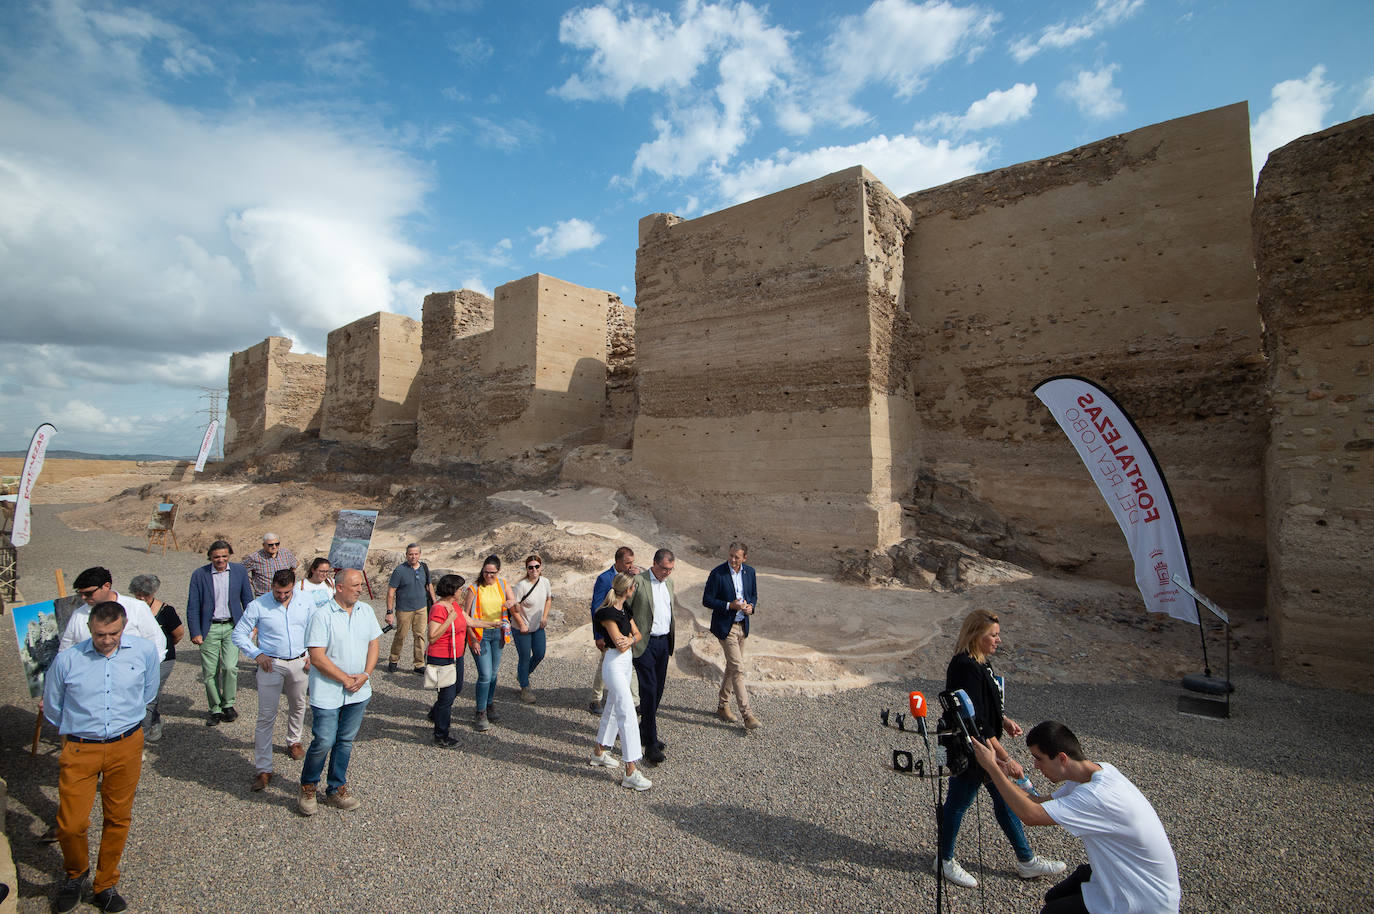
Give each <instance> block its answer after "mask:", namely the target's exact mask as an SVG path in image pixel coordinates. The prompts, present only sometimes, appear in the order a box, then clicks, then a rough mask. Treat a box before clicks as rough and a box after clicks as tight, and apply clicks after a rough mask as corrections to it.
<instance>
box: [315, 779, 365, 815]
mask: <svg viewBox="0 0 1374 914" xmlns="http://www.w3.org/2000/svg"><path fill="white" fill-rule="evenodd" d="M324 802H325V804H326V805H328V806H333V807H335V808H337V809H345V810H347V809H357V808H358V807H359V806H361V805H362V801H361V800H359V799H358V798H357V797H355V796H351V795H350V794H349V792H348V785H347V784H344V785H342V786H340V787H339V789H338V790H336V791H334V792H333V793H326V794H325V795H324Z"/></svg>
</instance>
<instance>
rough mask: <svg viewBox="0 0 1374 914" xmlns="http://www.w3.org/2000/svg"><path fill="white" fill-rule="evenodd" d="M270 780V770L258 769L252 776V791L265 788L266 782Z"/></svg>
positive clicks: (256, 791) (257, 791)
mask: <svg viewBox="0 0 1374 914" xmlns="http://www.w3.org/2000/svg"><path fill="white" fill-rule="evenodd" d="M270 780H272V772H270V771H259V772H258V773H257V774H256V775H254V776H253V792H254V793H259V792H261V791H263V790H266V789H267V782H268V781H270Z"/></svg>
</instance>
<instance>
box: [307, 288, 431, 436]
mask: <svg viewBox="0 0 1374 914" xmlns="http://www.w3.org/2000/svg"><path fill="white" fill-rule="evenodd" d="M420 340H421V325H420V322H419V321H417V320H413V319H411V318H408V317H405V316H404V315H400V314H391V313H388V312H384V311H379V312H377V313H375V314H370V315H368V316H367V317H363V318H359V319H358V320H356V321H354V322H353V323H351V324H346V325H345V326H343V327H340V328H338V329H337V330H333V331H330V334H329V340H328V344H327V345H328V350H327V352H328V355H327V359H328V366H327V370H326V378H325V392H324V421H323V422H322V424H321V427H320V437H321V438H323V439H326V440H330V441H350V442H356V443H359V444H364V445H367V446H369V447H391V446H395V447H404V448H406V449H407V450H411V449H413V448H414V446H415V422H416V414H417V412H418V402H419V393H420V391H419V389H418V386H417V385H416V383H415V379H416V376H417V375H418V374H419V370H420Z"/></svg>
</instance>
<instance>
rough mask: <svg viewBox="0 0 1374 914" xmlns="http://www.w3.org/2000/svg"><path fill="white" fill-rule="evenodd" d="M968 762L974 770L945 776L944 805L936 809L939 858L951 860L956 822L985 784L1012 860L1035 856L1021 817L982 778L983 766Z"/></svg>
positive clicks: (961, 817) (956, 829) (994, 788)
mask: <svg viewBox="0 0 1374 914" xmlns="http://www.w3.org/2000/svg"><path fill="white" fill-rule="evenodd" d="M971 764H972V765H973V766H974V769H975V770H971V771H965V772H964V773H963V774H961V775H959V776H958V777H953V778H950V779H949V793H947V794H946V795H945V805H944V806H943V807H941V809H940V832H941V834H940V859H941V860H953V859H954V842H955V841H956V840H957V839H958V838H959V825H960V824H961V823H962V822H963V821H964V813H966V812H968V808H969V807H970V806H972V805H973V800H974V798H975V797H977V796H978V788H979V787H980V786H986V787H987V789H988V793H990V794H992V812H993V815H995V816H996V817H997V824H998V825H1000V826H1002V831H1003V832H1004V833H1005V834H1006V836H1007V840H1008V841H1010V842H1011V847H1012V850H1014V851H1016V859H1017V860H1020V861H1021V862H1022V863H1025V862H1026V861H1027V860H1030V859H1031V858H1032V857H1034V856H1035V855H1034V854H1032V853H1031V849H1030V843H1029V842H1028V841H1027V840H1026V830H1025V829H1024V828H1023V827H1022V825H1021V820H1020V819H1018V818H1016V813H1014V812H1012V811H1011V810H1010V809H1008V808H1007V804H1006V801H1004V800H1003V799H1002V795H1001V794H1000V793H998V792H997V788H996V787H993V786H992V784H991V783H986V782H985V781H984V779H983V769H982V768H979V767H978V766H977V763H976V762H973V763H971Z"/></svg>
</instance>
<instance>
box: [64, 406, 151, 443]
mask: <svg viewBox="0 0 1374 914" xmlns="http://www.w3.org/2000/svg"><path fill="white" fill-rule="evenodd" d="M41 411H42V413H43V414H44V415H47V416H50V417H51V418H50V419H49V420H48V421H50V422H52V424H53V425H54V426H55V427H56V428H59V429H61V428H70V429H90V428H99V429H103V430H104V431H106V432H108V433H109V434H112V435H120V436H128V435H132V434H133V433H134V431H135V429H137V427H138V425H137V423H138V421H139V417H138V416H130V415H123V416H119V415H111V414H110V413H109V411H108V410H104V409H101V408H100V407H98V406H96V405H94V404H92V403H87V402H86V401H84V400H68V401H67V402H66V403H65V404H63V405H61V406H51V405H47V406H44V407H43V408H42V409H41Z"/></svg>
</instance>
